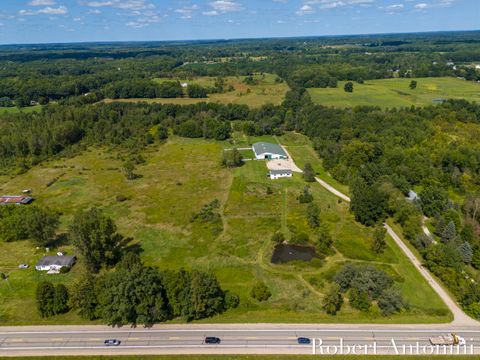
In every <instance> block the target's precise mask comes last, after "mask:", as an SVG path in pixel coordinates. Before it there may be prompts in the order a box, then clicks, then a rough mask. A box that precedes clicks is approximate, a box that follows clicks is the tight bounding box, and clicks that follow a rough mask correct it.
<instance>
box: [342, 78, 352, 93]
mask: <svg viewBox="0 0 480 360" xmlns="http://www.w3.org/2000/svg"><path fill="white" fill-rule="evenodd" d="M343 90H345V92H349V93H351V92H353V82H351V81H348V82H346V83H345V86H344V87H343Z"/></svg>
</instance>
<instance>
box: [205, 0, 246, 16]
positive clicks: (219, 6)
mask: <svg viewBox="0 0 480 360" xmlns="http://www.w3.org/2000/svg"><path fill="white" fill-rule="evenodd" d="M209 5H210V6H211V7H212V8H213V9H214V10H216V11H218V12H220V13H226V12H232V11H241V10H243V7H242V5H240V4H239V3H237V2H235V1H230V0H217V1H212V2H210V3H209Z"/></svg>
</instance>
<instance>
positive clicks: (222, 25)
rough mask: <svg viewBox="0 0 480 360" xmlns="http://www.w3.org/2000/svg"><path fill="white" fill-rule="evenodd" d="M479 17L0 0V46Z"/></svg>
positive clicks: (435, 5) (217, 3)
mask: <svg viewBox="0 0 480 360" xmlns="http://www.w3.org/2000/svg"><path fill="white" fill-rule="evenodd" d="M479 19H480V0H1V7H0V44H13V43H48V42H77V41H130V40H138V41H141V40H185V39H224V38H249V37H283V36H287V37H288V36H304V35H341V34H366V33H388V32H415V31H437V30H474V29H479V28H480V26H479V24H480V20H479Z"/></svg>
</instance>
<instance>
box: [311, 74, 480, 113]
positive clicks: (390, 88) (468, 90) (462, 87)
mask: <svg viewBox="0 0 480 360" xmlns="http://www.w3.org/2000/svg"><path fill="white" fill-rule="evenodd" d="M412 80H416V81H417V88H416V89H414V90H412V89H410V88H409V84H410V82H411V81H412ZM344 85H345V81H339V82H338V87H337V88H325V89H324V88H321V89H320V88H314V89H309V90H308V91H309V93H310V96H311V98H312V101H313V102H314V103H315V104H320V105H325V106H333V107H338V108H347V107H348V108H349V107H354V106H363V105H368V106H379V107H381V108H392V107H404V106H412V105H414V106H427V105H435V104H438V103H439V102H441V101H442V100H444V99H465V100H468V101H477V102H479V101H480V84H479V83H475V82H472V81H465V80H461V79H457V78H453V77H439V78H416V79H407V78H402V79H381V80H367V81H365V83H364V84H358V83H355V82H354V83H353V92H352V93H348V92H345V91H344V89H343V87H344Z"/></svg>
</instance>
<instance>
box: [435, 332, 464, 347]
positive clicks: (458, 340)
mask: <svg viewBox="0 0 480 360" xmlns="http://www.w3.org/2000/svg"><path fill="white" fill-rule="evenodd" d="M430 344H432V345H465V339H464V338H463V337H461V336H458V335H456V334H454V333H451V334H449V335H440V336H432V337H431V338H430Z"/></svg>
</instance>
